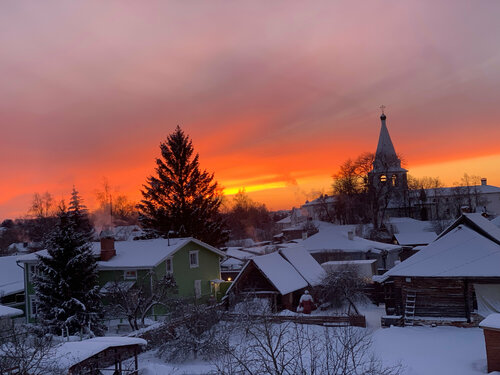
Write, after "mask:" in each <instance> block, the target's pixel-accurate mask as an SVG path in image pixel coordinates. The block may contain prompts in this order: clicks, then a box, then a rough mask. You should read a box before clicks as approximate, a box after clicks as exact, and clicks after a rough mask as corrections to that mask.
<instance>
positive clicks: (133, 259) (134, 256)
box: [17, 237, 225, 270]
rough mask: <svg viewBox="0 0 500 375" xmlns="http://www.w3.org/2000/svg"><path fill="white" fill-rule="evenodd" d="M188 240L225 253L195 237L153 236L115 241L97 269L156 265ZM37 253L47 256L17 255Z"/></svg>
mask: <svg viewBox="0 0 500 375" xmlns="http://www.w3.org/2000/svg"><path fill="white" fill-rule="evenodd" d="M189 242H194V243H196V244H198V245H200V246H202V247H204V248H206V249H208V250H210V251H212V252H214V253H216V254H218V255H220V256H222V257H223V256H225V254H224V253H223V252H222V251H220V250H218V249H216V248H214V247H212V246H210V245H208V244H206V243H204V242H201V241H199V240H197V239H195V238H192V237H188V238H173V239H170V245H169V240H167V239H164V238H155V239H152V240H139V241H115V250H116V255H115V256H114V257H112V258H111V259H109V260H108V261H99V262H97V265H98V268H99V269H102V270H104V269H125V268H133V269H141V268H142V269H149V268H151V267H155V266H157V265H158V264H159V263H161V262H162V261H163V260H164V259H165V258H167V257H169V256H171V255H173V254H174V253H175V252H177V251H178V250H180V249H181V248H182V247H184V246H185V245H186V244H188V243H189ZM92 251H93V253H94V254H95V255H96V256H98V255H99V253H100V251H101V244H100V242H94V243H92ZM37 255H40V256H47V255H48V253H47V251H46V250H41V251H38V252H36V253H32V254H28V255H24V256H21V257H18V258H17V260H18V261H19V262H27V263H29V262H36V261H38V257H37Z"/></svg>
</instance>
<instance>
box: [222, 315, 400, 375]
mask: <svg viewBox="0 0 500 375" xmlns="http://www.w3.org/2000/svg"><path fill="white" fill-rule="evenodd" d="M241 322H243V324H242V325H241V326H240V331H239V332H238V334H237V335H233V340H232V341H231V339H229V341H226V342H221V343H219V344H220V347H221V348H225V352H224V353H223V354H222V355H219V356H218V357H217V359H216V360H215V361H214V366H215V368H216V371H215V372H214V373H217V374H221V375H236V374H238V375H243V374H245V375H246V374H248V375H253V374H271V375H285V374H286V375H330V374H345V375H361V374H369V375H397V374H400V372H401V366H400V365H395V366H389V367H387V366H384V365H383V364H382V362H381V361H380V360H378V359H377V358H376V357H375V356H374V355H373V354H372V353H373V351H372V344H371V341H370V336H369V335H368V334H367V333H366V331H365V330H362V329H359V328H353V327H346V328H320V327H317V326H307V325H299V324H295V323H282V324H275V323H273V322H272V320H271V318H270V317H264V318H262V319H259V320H258V321H253V322H249V321H247V320H241V321H240V324H241ZM234 337H237V338H238V340H237V341H236V340H234ZM224 338H226V339H227V335H226V336H224Z"/></svg>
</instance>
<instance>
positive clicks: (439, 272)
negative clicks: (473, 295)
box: [383, 224, 500, 279]
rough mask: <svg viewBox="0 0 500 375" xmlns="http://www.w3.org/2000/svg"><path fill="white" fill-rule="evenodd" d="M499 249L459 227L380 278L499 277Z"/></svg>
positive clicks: (472, 231)
mask: <svg viewBox="0 0 500 375" xmlns="http://www.w3.org/2000/svg"><path fill="white" fill-rule="evenodd" d="M499 264H500V245H498V244H497V243H495V242H493V241H491V240H489V239H488V238H486V237H485V236H483V235H481V234H479V233H478V232H476V231H475V230H473V229H471V228H469V227H467V226H466V225H462V224H461V225H459V226H457V227H456V228H454V229H452V230H451V231H450V232H448V233H446V234H445V235H444V236H442V237H441V238H439V239H437V240H436V241H434V242H432V243H431V244H429V245H427V246H425V247H424V248H422V250H420V251H419V252H418V253H416V254H415V255H413V256H411V257H409V258H408V259H406V260H405V261H403V262H401V263H399V264H398V265H396V266H394V268H392V269H390V270H389V271H387V272H386V273H385V274H384V275H383V279H387V277H390V276H415V277H500V267H499V266H498V265H499Z"/></svg>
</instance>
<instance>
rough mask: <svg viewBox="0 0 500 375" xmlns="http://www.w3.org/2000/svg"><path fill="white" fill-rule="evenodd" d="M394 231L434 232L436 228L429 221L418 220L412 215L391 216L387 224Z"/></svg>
mask: <svg viewBox="0 0 500 375" xmlns="http://www.w3.org/2000/svg"><path fill="white" fill-rule="evenodd" d="M385 225H386V226H387V227H389V228H388V229H389V230H390V231H391V232H392V233H415V232H432V233H434V229H433V226H432V223H431V222H429V221H422V220H416V219H413V218H411V217H390V218H388V219H387V221H386V224H385Z"/></svg>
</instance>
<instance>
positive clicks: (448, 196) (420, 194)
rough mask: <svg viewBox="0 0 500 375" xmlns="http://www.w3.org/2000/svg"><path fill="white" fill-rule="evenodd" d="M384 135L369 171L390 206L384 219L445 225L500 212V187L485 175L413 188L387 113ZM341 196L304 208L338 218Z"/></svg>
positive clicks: (374, 190)
mask: <svg viewBox="0 0 500 375" xmlns="http://www.w3.org/2000/svg"><path fill="white" fill-rule="evenodd" d="M380 120H381V127H380V135H379V139H378V144H377V150H376V153H375V159H374V161H373V169H372V170H371V171H370V172H369V173H368V181H367V183H368V186H369V189H371V190H372V193H373V194H374V195H375V196H377V197H378V199H381V200H384V199H386V201H385V202H382V203H383V204H384V205H386V207H385V208H384V210H383V216H384V217H383V218H381V219H383V220H382V221H385V219H387V218H388V217H405V216H406V217H412V218H415V219H419V220H423V221H439V220H442V221H443V225H442V226H443V228H440V229H441V230H442V229H444V227H446V225H447V224H448V223H449V221H450V220H453V219H455V218H457V217H459V216H460V215H461V213H462V212H480V213H484V214H485V215H487V216H492V217H494V216H497V215H500V187H497V186H492V185H488V183H487V179H486V178H482V179H481V182H480V184H476V185H469V186H454V187H443V188H432V189H420V190H410V189H409V188H408V170H406V169H405V168H402V167H401V160H400V158H399V157H398V154H397V153H396V149H395V147H394V144H393V143H392V139H391V137H390V134H389V130H388V128H387V124H386V120H387V116H386V115H385V114H384V113H382V115H381V116H380ZM336 200H337V197H336V196H329V195H321V196H320V197H318V198H316V199H314V200H313V201H310V202H309V201H307V202H306V203H305V204H304V205H303V206H302V207H301V208H302V215H303V213H304V211H306V212H307V215H308V217H310V218H312V219H314V220H324V221H330V222H334V221H335V203H336Z"/></svg>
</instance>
